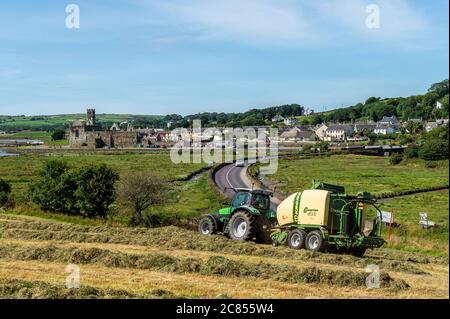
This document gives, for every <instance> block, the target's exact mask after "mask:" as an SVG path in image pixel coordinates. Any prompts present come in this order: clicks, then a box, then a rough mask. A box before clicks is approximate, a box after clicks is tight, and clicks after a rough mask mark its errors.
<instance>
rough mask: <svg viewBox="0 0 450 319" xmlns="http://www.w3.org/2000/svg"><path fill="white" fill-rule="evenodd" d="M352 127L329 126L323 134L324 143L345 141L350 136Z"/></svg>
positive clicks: (347, 125)
mask: <svg viewBox="0 0 450 319" xmlns="http://www.w3.org/2000/svg"><path fill="white" fill-rule="evenodd" d="M352 134H353V126H352V125H349V124H331V125H329V126H328V128H327V130H326V132H325V140H326V141H345V140H346V139H347V137H350V136H352Z"/></svg>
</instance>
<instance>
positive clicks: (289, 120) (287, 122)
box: [284, 117, 298, 126]
mask: <svg viewBox="0 0 450 319" xmlns="http://www.w3.org/2000/svg"><path fill="white" fill-rule="evenodd" d="M297 123H298V119H296V118H295V117H291V118H286V119H284V124H285V125H287V126H292V125H295V124H297Z"/></svg>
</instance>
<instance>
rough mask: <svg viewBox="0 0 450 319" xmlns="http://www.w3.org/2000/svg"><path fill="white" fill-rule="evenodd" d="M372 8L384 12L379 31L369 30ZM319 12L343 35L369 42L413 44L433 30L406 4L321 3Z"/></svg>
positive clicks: (399, 0) (386, 0) (391, 0)
mask: <svg viewBox="0 0 450 319" xmlns="http://www.w3.org/2000/svg"><path fill="white" fill-rule="evenodd" d="M369 4H376V5H378V6H379V8H380V22H381V27H380V28H379V29H369V28H367V27H366V24H365V21H366V18H367V16H368V13H366V7H367V6H368V5H369ZM316 10H317V12H318V13H319V15H321V16H322V18H323V21H326V23H325V24H326V25H335V26H336V27H340V29H341V32H347V33H349V35H352V36H356V37H363V38H364V39H365V40H367V41H371V40H375V41H393V40H394V41H395V40H400V41H401V40H409V39H411V38H413V37H416V36H418V35H421V34H425V33H426V32H428V31H429V27H430V25H429V23H428V21H427V20H426V19H425V17H424V16H423V15H421V13H420V12H419V11H418V10H417V9H416V8H414V7H413V6H411V5H410V4H409V3H408V2H407V1H404V0H376V1H375V0H373V1H369V0H340V1H332V0H322V1H320V2H319V1H318V2H317V4H316Z"/></svg>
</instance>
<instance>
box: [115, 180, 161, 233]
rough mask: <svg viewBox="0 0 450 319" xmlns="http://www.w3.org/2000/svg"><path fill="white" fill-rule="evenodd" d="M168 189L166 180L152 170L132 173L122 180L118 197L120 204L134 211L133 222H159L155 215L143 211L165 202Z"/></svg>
mask: <svg viewBox="0 0 450 319" xmlns="http://www.w3.org/2000/svg"><path fill="white" fill-rule="evenodd" d="M166 189H167V184H166V182H165V181H164V180H163V179H161V177H159V176H158V175H155V174H153V173H151V172H147V173H144V174H143V173H135V174H130V175H127V176H125V177H124V178H122V179H121V180H120V182H119V185H118V187H117V199H118V202H119V204H120V206H122V207H124V208H125V209H127V210H131V211H132V214H133V215H132V218H131V224H133V225H137V224H141V223H143V222H145V223H146V224H157V222H158V221H157V220H156V219H154V218H153V217H154V216H152V215H145V216H144V215H143V212H144V211H145V210H146V209H147V208H149V207H150V206H152V205H157V204H161V203H163V202H164V198H165V196H164V195H165V190H166ZM144 219H145V220H144Z"/></svg>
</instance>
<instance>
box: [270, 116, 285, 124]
mask: <svg viewBox="0 0 450 319" xmlns="http://www.w3.org/2000/svg"><path fill="white" fill-rule="evenodd" d="M281 121H284V117H282V116H281V115H275V116H274V117H273V118H272V122H274V123H275V122H281Z"/></svg>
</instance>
